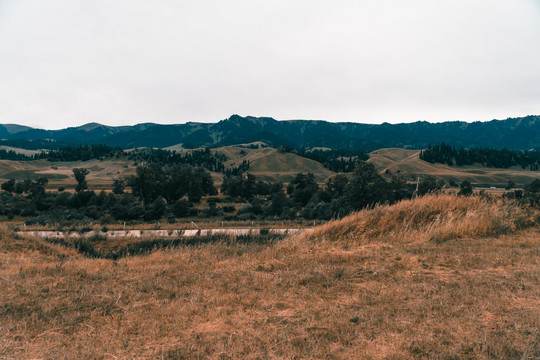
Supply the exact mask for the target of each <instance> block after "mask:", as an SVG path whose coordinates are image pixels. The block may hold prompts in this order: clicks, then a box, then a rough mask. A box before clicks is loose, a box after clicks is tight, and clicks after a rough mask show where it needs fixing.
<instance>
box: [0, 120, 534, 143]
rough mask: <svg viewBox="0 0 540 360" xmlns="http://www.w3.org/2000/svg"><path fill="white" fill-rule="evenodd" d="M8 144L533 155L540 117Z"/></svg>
mask: <svg viewBox="0 0 540 360" xmlns="http://www.w3.org/2000/svg"><path fill="white" fill-rule="evenodd" d="M0 138H1V139H5V140H45V139H47V140H52V141H55V142H57V143H59V144H63V145H76V144H94V143H102V144H107V145H114V146H120V147H122V148H134V147H144V146H145V147H158V148H163V147H167V146H171V145H176V144H179V143H183V144H187V145H189V146H208V147H216V146H225V145H233V144H241V143H250V142H255V141H264V142H266V143H268V144H270V145H272V146H280V145H288V146H291V147H294V148H301V147H330V148H341V149H362V150H364V151H372V150H376V149H380V148H388V147H397V148H409V149H420V148H425V147H427V145H428V144H437V143H441V142H445V143H447V144H450V145H455V146H456V147H465V148H472V147H489V148H495V149H502V148H507V149H513V150H529V149H538V148H540V116H533V115H531V116H526V117H521V118H508V119H506V120H492V121H487V122H480V121H477V122H473V123H466V122H462V121H451V122H443V123H429V122H426V121H418V122H414V123H402V124H388V123H383V124H377V125H375V124H359V123H345V122H343V123H331V122H327V121H322V120H285V121H278V120H275V119H273V118H270V117H252V116H247V117H242V116H239V115H233V116H231V117H230V118H228V119H225V120H221V121H219V122H217V123H195V122H188V123H185V124H175V125H160V124H155V123H143V124H137V125H133V126H107V125H102V124H99V123H89V124H85V125H82V126H79V127H69V128H66V129H61V130H43V129H35V128H30V127H26V126H20V125H15V124H6V125H0Z"/></svg>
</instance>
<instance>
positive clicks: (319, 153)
mask: <svg viewBox="0 0 540 360" xmlns="http://www.w3.org/2000/svg"><path fill="white" fill-rule="evenodd" d="M278 151H280V152H283V153H284V152H288V153H292V154H296V155H298V156H302V157H305V158H307V159H311V160H315V161H317V162H319V163H321V164H322V166H324V167H325V168H327V169H329V170H332V171H334V172H337V173H346V172H352V171H354V168H355V167H356V164H357V163H358V161H362V160H364V161H365V160H367V159H369V155H368V154H367V153H366V152H364V151H361V150H347V149H307V148H300V149H293V148H292V147H290V146H280V147H279V148H278Z"/></svg>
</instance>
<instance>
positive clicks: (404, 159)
mask: <svg viewBox="0 0 540 360" xmlns="http://www.w3.org/2000/svg"><path fill="white" fill-rule="evenodd" d="M419 154H420V150H405V149H396V148H388V149H379V150H375V151H373V152H371V153H370V154H369V160H368V162H370V163H372V164H373V166H375V168H376V169H377V170H378V171H379V173H380V174H382V175H384V174H385V172H386V170H389V171H390V172H392V173H393V174H396V173H398V172H399V173H400V174H401V175H403V176H405V177H406V178H416V176H420V177H422V176H425V175H431V176H435V177H436V178H440V179H444V180H446V181H450V180H454V181H457V182H461V181H464V180H468V181H470V182H472V183H473V184H483V185H490V186H505V185H506V184H507V183H508V180H510V179H511V180H513V181H514V182H515V183H516V184H518V186H524V185H526V184H529V183H531V182H532V181H533V180H535V179H538V173H537V172H536V171H530V170H524V169H522V168H521V167H519V166H514V167H511V168H508V169H498V168H487V167H482V166H480V165H471V166H448V165H445V164H430V163H428V162H426V161H423V160H420V158H419Z"/></svg>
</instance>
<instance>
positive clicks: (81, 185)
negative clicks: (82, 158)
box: [72, 168, 90, 192]
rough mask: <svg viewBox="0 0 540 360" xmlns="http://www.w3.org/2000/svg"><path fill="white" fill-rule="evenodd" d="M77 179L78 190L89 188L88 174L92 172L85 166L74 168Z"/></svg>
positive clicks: (76, 189)
mask: <svg viewBox="0 0 540 360" xmlns="http://www.w3.org/2000/svg"><path fill="white" fill-rule="evenodd" d="M72 171H73V176H74V177H75V181H77V187H76V188H75V191H76V192H79V191H82V190H86V189H88V184H87V183H86V175H88V174H89V173H90V170H88V169H85V168H75V169H73V170H72Z"/></svg>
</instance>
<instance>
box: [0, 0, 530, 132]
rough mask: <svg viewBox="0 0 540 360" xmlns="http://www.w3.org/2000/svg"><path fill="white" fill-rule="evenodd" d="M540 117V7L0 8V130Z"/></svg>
mask: <svg viewBox="0 0 540 360" xmlns="http://www.w3.org/2000/svg"><path fill="white" fill-rule="evenodd" d="M232 114H239V115H242V116H247V115H252V116H269V117H273V118H275V119H279V120H286V119H321V120H328V121H335V122H337V121H348V122H360V123H382V122H389V123H401V122H413V121H418V120H425V121H430V122H441V121H454V120H461V121H488V120H491V119H505V118H507V117H517V116H525V115H531V114H540V0H513V1H508V0H452V1H433V0H408V1H403V0H372V1H366V0H333V1H330V0H328V1H326V0H272V1H268V0H228V1H222V0H220V1H218V0H192V1H185V0H153V1H150V0H77V1H73V0H47V1H43V0H0V123H3V124H6V123H17V124H22V125H28V126H33V127H39V128H45V129H59V128H65V127H68V126H78V125H82V124H85V123H89V122H99V123H102V124H107V125H131V124H136V123H143V122H155V123H163V124H167V123H185V122H188V121H196V122H217V121H219V120H222V119H225V118H228V117H229V116H230V115H232Z"/></svg>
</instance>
